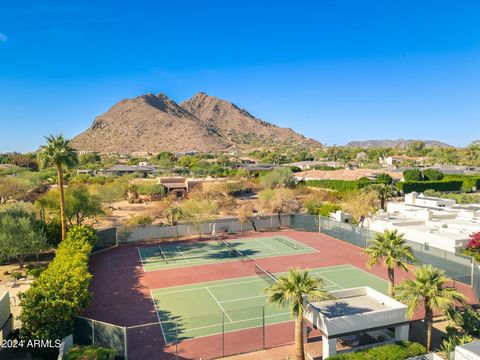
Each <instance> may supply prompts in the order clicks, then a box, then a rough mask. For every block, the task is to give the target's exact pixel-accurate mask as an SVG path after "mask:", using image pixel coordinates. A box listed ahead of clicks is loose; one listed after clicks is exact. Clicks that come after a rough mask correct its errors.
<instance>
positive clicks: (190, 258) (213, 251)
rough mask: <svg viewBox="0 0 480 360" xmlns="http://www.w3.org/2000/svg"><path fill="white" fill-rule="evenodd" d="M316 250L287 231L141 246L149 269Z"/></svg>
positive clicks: (242, 259) (143, 262) (140, 249)
mask: <svg viewBox="0 0 480 360" xmlns="http://www.w3.org/2000/svg"><path fill="white" fill-rule="evenodd" d="M312 252H317V250H315V249H313V248H311V247H309V246H307V245H305V244H303V243H301V242H298V241H295V240H293V239H291V238H289V237H287V236H284V235H280V236H269V237H257V238H248V239H232V240H227V242H224V241H222V240H220V239H219V240H218V241H205V242H199V243H195V244H187V245H158V246H149V247H142V248H139V249H138V254H139V256H140V259H141V261H142V265H143V269H144V270H145V271H153V270H162V269H170V268H178V267H186V266H192V265H202V264H211V263H215V262H223V261H239V260H241V261H251V260H252V259H258V258H265V257H270V256H284V255H295V254H305V253H312Z"/></svg>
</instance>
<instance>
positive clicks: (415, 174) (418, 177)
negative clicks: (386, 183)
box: [403, 169, 423, 182]
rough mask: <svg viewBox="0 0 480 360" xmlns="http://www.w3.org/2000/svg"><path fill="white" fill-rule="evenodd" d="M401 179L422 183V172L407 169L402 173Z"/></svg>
mask: <svg viewBox="0 0 480 360" xmlns="http://www.w3.org/2000/svg"><path fill="white" fill-rule="evenodd" d="M403 178H404V179H405V181H406V182H407V181H422V180H423V175H422V172H421V171H420V170H418V169H408V170H405V171H404V172H403Z"/></svg>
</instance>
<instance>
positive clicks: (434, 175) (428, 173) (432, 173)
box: [423, 169, 443, 181]
mask: <svg viewBox="0 0 480 360" xmlns="http://www.w3.org/2000/svg"><path fill="white" fill-rule="evenodd" d="M423 179H424V180H425V181H438V180H442V179H443V173H442V172H441V171H439V170H437V169H425V170H423Z"/></svg>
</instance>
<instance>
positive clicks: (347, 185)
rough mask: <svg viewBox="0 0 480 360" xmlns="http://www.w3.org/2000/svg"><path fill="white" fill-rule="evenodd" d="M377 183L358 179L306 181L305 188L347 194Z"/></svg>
mask: <svg viewBox="0 0 480 360" xmlns="http://www.w3.org/2000/svg"><path fill="white" fill-rule="evenodd" d="M379 183H381V182H379V181H371V180H368V179H367V178H360V179H358V180H307V181H305V185H306V186H312V187H318V188H324V189H331V190H336V191H338V192H340V193H347V192H351V191H356V190H359V189H362V188H364V187H366V186H369V185H372V184H379Z"/></svg>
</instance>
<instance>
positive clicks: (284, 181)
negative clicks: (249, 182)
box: [260, 167, 295, 189]
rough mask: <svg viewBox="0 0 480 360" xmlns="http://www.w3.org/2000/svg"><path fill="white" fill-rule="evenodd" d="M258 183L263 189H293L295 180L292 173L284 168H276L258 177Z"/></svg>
mask: <svg viewBox="0 0 480 360" xmlns="http://www.w3.org/2000/svg"><path fill="white" fill-rule="evenodd" d="M260 183H261V184H262V186H263V187H265V188H270V189H273V188H278V187H293V186H294V185H295V179H294V178H293V175H292V171H291V170H290V169H289V168H286V167H278V168H275V169H273V170H272V171H270V172H268V173H266V174H265V175H262V176H261V177H260Z"/></svg>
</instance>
